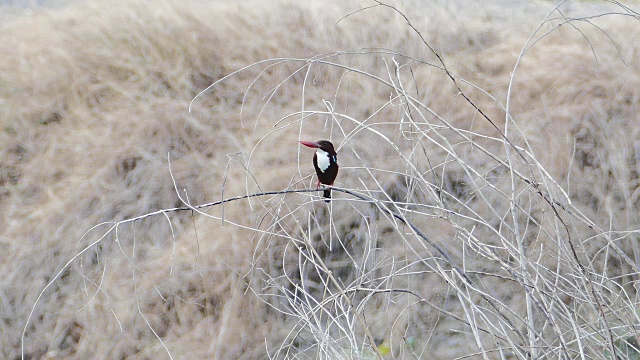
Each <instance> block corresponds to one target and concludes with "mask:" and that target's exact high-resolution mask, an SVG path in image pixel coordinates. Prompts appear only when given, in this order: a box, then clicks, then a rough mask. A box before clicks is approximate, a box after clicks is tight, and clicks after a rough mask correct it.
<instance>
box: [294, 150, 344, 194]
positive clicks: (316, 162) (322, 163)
mask: <svg viewBox="0 0 640 360" xmlns="http://www.w3.org/2000/svg"><path fill="white" fill-rule="evenodd" d="M300 144H302V145H304V146H308V147H310V148H314V149H317V150H316V153H315V154H313V167H315V168H316V175H318V184H317V185H316V187H320V184H324V185H333V181H334V180H335V179H336V176H338V157H337V155H338V154H336V151H335V150H334V149H333V144H332V143H331V141H327V140H320V141H317V142H312V141H300ZM323 195H324V197H325V198H327V199H331V189H330V188H329V189H326V190H325V191H324V194H323ZM325 201H326V202H329V200H325Z"/></svg>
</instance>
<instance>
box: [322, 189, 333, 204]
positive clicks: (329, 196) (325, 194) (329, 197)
mask: <svg viewBox="0 0 640 360" xmlns="http://www.w3.org/2000/svg"><path fill="white" fill-rule="evenodd" d="M323 195H324V197H325V198H327V200H325V201H324V202H329V200H328V199H331V189H326V190H325V191H324V193H323Z"/></svg>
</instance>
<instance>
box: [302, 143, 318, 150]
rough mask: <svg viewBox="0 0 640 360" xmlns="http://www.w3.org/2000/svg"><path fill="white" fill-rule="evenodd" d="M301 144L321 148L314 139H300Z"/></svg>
mask: <svg viewBox="0 0 640 360" xmlns="http://www.w3.org/2000/svg"><path fill="white" fill-rule="evenodd" d="M300 144H302V145H304V146H308V147H310V148H316V149H319V148H320V144H318V143H317V142H312V141H300Z"/></svg>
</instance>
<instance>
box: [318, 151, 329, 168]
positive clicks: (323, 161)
mask: <svg viewBox="0 0 640 360" xmlns="http://www.w3.org/2000/svg"><path fill="white" fill-rule="evenodd" d="M316 158H317V159H318V168H320V171H322V172H325V171H327V169H328V168H329V165H330V164H331V163H330V161H329V153H328V152H326V151H324V150H321V149H318V150H316Z"/></svg>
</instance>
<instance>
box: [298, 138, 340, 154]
mask: <svg viewBox="0 0 640 360" xmlns="http://www.w3.org/2000/svg"><path fill="white" fill-rule="evenodd" d="M300 144H302V145H304V146H308V147H310V148H316V149H321V150H324V151H326V152H328V153H329V154H335V153H336V150H335V149H334V148H333V144H332V143H331V141H328V140H320V141H316V142H311V141H300Z"/></svg>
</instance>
